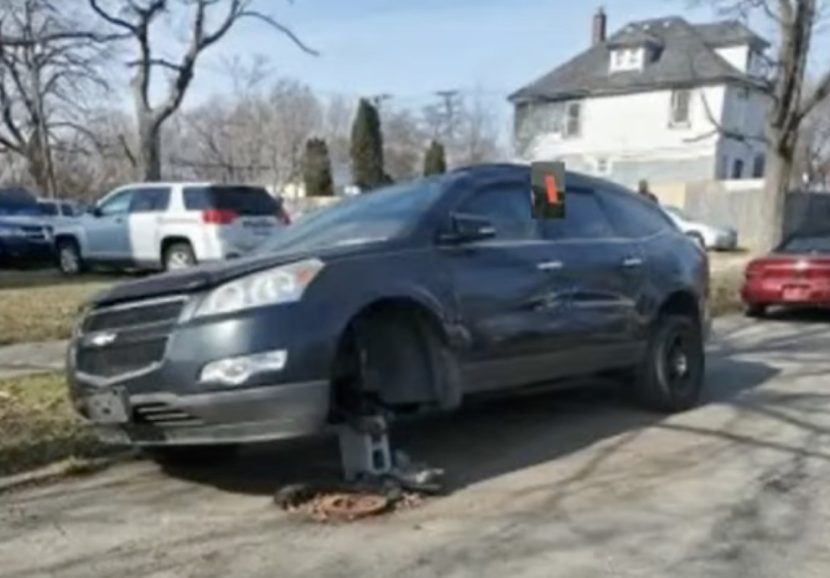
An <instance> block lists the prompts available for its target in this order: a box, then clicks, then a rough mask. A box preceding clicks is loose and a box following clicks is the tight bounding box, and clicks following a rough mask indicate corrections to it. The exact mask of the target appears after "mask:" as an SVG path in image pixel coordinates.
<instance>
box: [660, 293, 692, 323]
mask: <svg viewBox="0 0 830 578" xmlns="http://www.w3.org/2000/svg"><path fill="white" fill-rule="evenodd" d="M663 315H680V316H683V317H691V318H692V319H695V320H698V319H700V307H699V305H698V302H697V299H696V298H695V296H694V294H692V293H691V292H689V291H676V292H675V293H672V294H671V295H669V297H668V299H666V300H665V301H664V302H663V305H662V306H661V307H660V312H659V316H660V317H662V316H663Z"/></svg>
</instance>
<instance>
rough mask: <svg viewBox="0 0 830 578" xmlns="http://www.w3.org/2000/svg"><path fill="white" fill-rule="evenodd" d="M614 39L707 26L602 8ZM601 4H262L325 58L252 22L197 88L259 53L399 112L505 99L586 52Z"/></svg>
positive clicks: (624, 6)
mask: <svg viewBox="0 0 830 578" xmlns="http://www.w3.org/2000/svg"><path fill="white" fill-rule="evenodd" d="M604 4H605V7H606V11H607V12H608V14H609V19H610V22H609V29H610V30H609V32H612V31H613V30H615V29H616V28H618V27H621V26H623V25H624V24H625V23H627V22H629V21H631V20H636V19H643V18H651V17H657V16H662V15H667V14H683V15H685V16H686V17H688V18H689V19H691V20H709V19H711V18H712V11H711V10H710V9H708V8H706V7H704V8H698V9H693V10H689V9H688V5H689V2H688V0H626V1H625V2H621V1H619V0H617V1H616V2H613V3H612V2H610V1H606V2H604ZM599 5H600V2H591V1H589V2H585V1H584V0H575V1H571V2H566V1H563V0H417V1H413V0H294V2H293V3H290V2H286V1H282V0H260V2H259V6H260V7H261V8H263V9H267V10H268V11H269V12H270V13H271V14H273V15H274V16H275V17H277V18H278V19H279V20H280V21H282V22H284V23H287V24H289V25H290V26H291V27H292V28H293V29H294V30H295V31H296V32H297V34H299V35H300V36H301V37H302V38H303V39H304V40H305V41H306V42H307V43H308V44H310V45H311V46H313V47H314V48H315V49H317V50H319V51H320V53H321V55H320V56H319V57H312V56H308V55H306V54H304V53H302V52H300V51H299V50H297V49H296V48H295V47H294V46H293V45H292V44H291V43H290V42H289V41H287V40H286V39H284V38H282V37H280V36H279V35H278V34H276V33H274V32H273V31H271V30H270V29H268V28H267V27H265V26H263V25H258V24H255V23H248V24H245V25H244V26H242V27H240V28H239V29H238V30H236V31H235V32H234V33H233V35H232V37H231V38H230V39H229V40H228V42H227V43H226V44H224V45H222V46H219V47H217V48H216V49H215V50H213V52H212V53H211V54H209V55H207V58H206V66H205V67H204V68H203V69H202V71H201V74H200V75H199V76H200V77H201V78H199V80H200V81H201V82H200V84H201V87H202V88H204V89H207V90H210V89H211V88H216V87H219V86H221V84H222V83H221V82H220V81H219V78H217V76H218V75H217V71H218V70H219V65H218V62H219V60H220V59H221V56H220V55H224V56H225V57H227V56H228V55H240V56H242V55H250V54H263V55H265V56H267V57H268V58H269V59H270V60H271V62H272V66H273V68H274V73H275V74H276V75H279V76H289V77H294V78H298V79H301V80H303V81H304V82H306V83H307V84H309V85H311V86H312V87H314V88H316V89H318V90H320V91H322V92H340V93H346V94H350V95H362V94H377V93H390V94H393V95H395V97H396V100H397V102H398V104H399V105H400V106H407V105H409V104H410V103H412V102H420V101H422V100H424V99H428V98H430V95H431V94H432V93H433V92H434V91H436V90H444V89H461V90H473V89H479V90H481V91H483V92H484V93H486V94H488V95H490V96H491V97H497V96H498V97H500V98H504V97H505V96H506V95H507V94H508V93H509V92H511V91H512V90H515V89H517V88H519V87H520V86H521V85H522V84H524V83H526V82H529V81H530V80H532V79H534V78H536V77H537V76H539V75H541V74H542V73H544V72H546V71H548V70H550V69H551V68H553V67H554V66H555V65H557V64H558V63H561V62H563V61H564V60H565V59H567V58H569V57H570V56H572V55H574V54H575V53H576V52H578V51H580V50H582V49H584V48H586V47H587V45H588V43H589V39H590V23H591V17H592V15H593V13H594V12H595V11H596V9H597V7H598V6H599Z"/></svg>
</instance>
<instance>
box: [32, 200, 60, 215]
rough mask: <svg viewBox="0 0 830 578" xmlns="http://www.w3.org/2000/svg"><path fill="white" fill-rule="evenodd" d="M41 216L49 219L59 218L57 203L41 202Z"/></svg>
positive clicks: (39, 206)
mask: <svg viewBox="0 0 830 578" xmlns="http://www.w3.org/2000/svg"><path fill="white" fill-rule="evenodd" d="M37 206H38V208H39V209H40V214H41V215H44V216H47V217H57V216H58V205H57V204H56V203H49V202H40V203H38V204H37Z"/></svg>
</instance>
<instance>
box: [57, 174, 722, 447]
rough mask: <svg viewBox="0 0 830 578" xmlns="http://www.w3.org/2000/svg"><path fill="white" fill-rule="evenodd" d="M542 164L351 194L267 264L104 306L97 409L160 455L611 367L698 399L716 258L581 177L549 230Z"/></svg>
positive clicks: (98, 335) (84, 361)
mask: <svg viewBox="0 0 830 578" xmlns="http://www.w3.org/2000/svg"><path fill="white" fill-rule="evenodd" d="M530 190H531V185H530V169H529V167H524V166H517V165H495V166H480V167H475V168H469V169H464V170H459V171H455V172H452V173H449V174H447V175H443V176H440V177H433V178H430V179H424V180H420V181H416V182H413V183H408V184H402V185H396V186H392V187H389V188H386V189H384V190H380V191H377V192H373V193H371V194H366V195H362V196H360V197H358V198H354V199H349V200H345V201H342V202H340V203H338V204H336V205H334V206H332V207H331V208H328V209H326V210H323V211H320V212H318V213H316V214H314V215H311V216H309V217H307V218H306V219H303V220H302V221H300V222H298V223H296V224H294V225H292V226H290V227H288V228H286V229H285V230H284V231H282V232H280V233H279V234H277V235H276V236H275V237H273V239H272V240H271V241H270V242H268V243H266V245H265V246H264V247H263V248H262V249H261V250H259V252H258V253H257V254H255V255H253V256H251V257H248V258H245V259H240V260H235V261H230V262H227V263H223V264H218V265H211V266H205V267H199V268H195V269H192V270H188V271H182V272H176V273H173V274H165V275H159V276H155V277H150V278H147V279H143V280H139V281H135V282H131V283H127V284H125V285H121V286H118V287H115V288H113V289H112V290H110V291H108V292H107V293H104V294H103V295H100V296H98V298H97V299H96V300H95V301H94V302H92V303H91V304H89V306H88V307H87V308H86V310H85V312H84V313H83V315H82V317H81V318H80V320H79V321H78V324H77V329H76V331H75V335H74V337H73V339H72V344H71V348H70V351H69V377H70V382H71V391H72V396H73V398H74V402H75V405H76V407H77V409H78V410H79V411H80V412H81V413H82V414H83V415H85V416H87V417H88V418H89V419H90V420H91V421H92V422H93V424H94V426H95V428H96V430H97V431H98V433H99V434H100V436H101V437H102V439H104V440H108V441H112V442H121V443H130V444H136V445H143V446H159V447H170V446H177V445H193V444H218V443H238V442H250V441H259V440H271V439H278V438H285V437H292V436H300V435H306V434H311V433H314V432H317V431H319V430H320V429H322V428H324V427H325V426H326V425H327V424H330V423H336V422H338V421H340V420H343V419H348V417H349V416H350V415H360V414H367V413H372V412H377V411H384V412H392V413H395V412H407V413H409V412H413V411H419V410H429V409H441V410H448V409H452V408H455V407H457V406H458V405H459V404H461V403H462V402H463V401H464V400H465V399H467V398H469V397H471V396H475V395H478V394H482V393H492V392H494V391H498V392H511V391H516V390H519V389H521V388H524V387H527V386H534V385H538V384H540V383H544V384H549V385H551V386H556V385H557V384H563V385H567V384H571V383H572V382H573V380H571V379H570V378H573V377H576V376H584V375H591V374H601V373H602V374H605V373H608V374H614V375H619V376H621V377H624V378H625V379H626V380H627V383H629V384H630V388H631V390H632V392H633V394H634V396H635V397H636V398H637V399H639V400H640V401H641V402H642V403H643V404H645V405H647V406H648V407H651V408H654V409H656V410H660V411H678V410H684V409H687V408H689V407H691V406H692V405H693V404H694V403H695V401H696V399H697V397H698V394H699V391H700V389H701V385H702V380H703V374H704V345H703V344H704V336H705V333H706V327H707V323H708V315H707V291H708V264H707V261H706V256H705V254H704V253H703V252H702V251H701V250H700V249H699V248H698V247H697V246H696V245H695V243H694V242H692V241H691V240H689V238H688V237H687V236H686V235H684V234H683V233H682V232H681V231H679V230H678V229H677V228H676V227H675V226H674V225H673V224H672V223H671V222H670V221H669V219H668V218H667V217H666V216H665V214H663V213H662V212H661V211H660V210H659V209H658V208H657V207H656V206H654V205H653V204H652V203H650V202H648V201H645V200H643V199H642V198H640V197H638V196H637V195H635V194H633V193H631V192H629V191H627V190H625V189H622V188H620V187H618V186H616V185H613V184H611V183H608V182H606V181H602V180H598V179H594V178H590V177H587V176H583V175H579V174H574V173H569V174H568V176H567V191H566V197H565V198H566V202H567V204H566V214H565V217H564V218H563V219H555V220H536V219H534V218H533V214H532V211H531V194H530Z"/></svg>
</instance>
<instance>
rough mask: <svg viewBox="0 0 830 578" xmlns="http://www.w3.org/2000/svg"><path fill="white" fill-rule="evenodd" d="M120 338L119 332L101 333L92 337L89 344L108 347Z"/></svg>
mask: <svg viewBox="0 0 830 578" xmlns="http://www.w3.org/2000/svg"><path fill="white" fill-rule="evenodd" d="M116 339H118V334H117V333H99V334H97V335H95V336H93V337H90V339H89V344H90V345H92V346H94V347H106V346H107V345H110V344H111V343H113V342H114V341H115V340H116Z"/></svg>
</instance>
